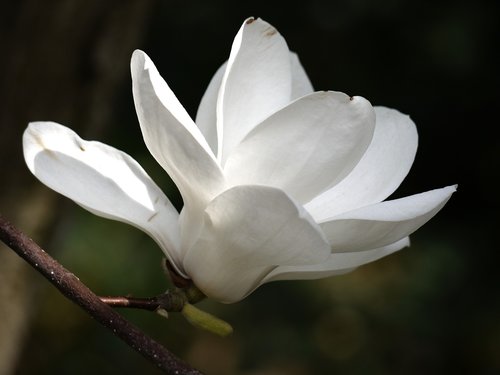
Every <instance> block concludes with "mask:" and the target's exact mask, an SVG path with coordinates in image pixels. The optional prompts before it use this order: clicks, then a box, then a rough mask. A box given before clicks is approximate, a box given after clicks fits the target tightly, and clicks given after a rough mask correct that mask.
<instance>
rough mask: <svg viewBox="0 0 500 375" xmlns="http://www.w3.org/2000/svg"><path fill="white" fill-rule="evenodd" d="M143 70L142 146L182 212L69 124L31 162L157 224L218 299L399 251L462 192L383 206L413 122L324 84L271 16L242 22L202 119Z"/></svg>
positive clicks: (171, 251) (31, 130) (36, 147)
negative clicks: (313, 78)
mask: <svg viewBox="0 0 500 375" xmlns="http://www.w3.org/2000/svg"><path fill="white" fill-rule="evenodd" d="M131 69H132V81H133V95H134V100H135V107H136V110H137V115H138V118H139V123H140V126H141V130H142V134H143V136H144V141H145V143H146V145H147V147H148V149H149V151H150V152H151V154H152V155H153V156H154V157H155V159H156V160H157V161H158V163H160V165H161V166H162V167H163V168H164V169H165V171H166V172H167V173H168V174H169V175H170V177H171V178H172V179H173V181H174V182H175V184H176V185H177V187H178V188H179V190H180V192H181V194H182V198H183V200H184V208H183V209H182V212H181V213H180V215H179V214H178V213H177V211H176V210H175V209H174V207H173V206H172V204H171V203H170V201H169V200H168V198H167V197H166V196H165V195H164V194H163V192H162V191H161V190H160V188H159V187H158V186H157V185H156V184H155V183H154V182H153V181H152V180H151V178H150V177H149V176H148V175H147V174H146V172H145V171H144V170H143V169H142V168H141V167H140V166H139V164H138V163H137V162H136V161H135V160H133V159H132V158H131V157H130V156H129V155H127V154H125V153H123V152H121V151H119V150H116V149H114V148H112V147H110V146H107V145H105V144H102V143H99V142H95V141H91V142H89V141H84V140H82V139H81V138H80V137H78V135H77V134H75V133H74V132H73V131H72V130H70V129H68V128H66V127H64V126H62V125H58V124H56V123H53V122H35V123H31V124H30V125H29V127H28V129H27V130H26V132H25V134H24V138H23V145H24V155H25V159H26V162H27V164H28V167H29V168H30V170H31V171H32V172H33V173H34V174H35V176H36V177H37V178H38V179H40V180H41V181H42V182H43V183H45V184H46V185H47V186H49V187H50V188H52V189H54V190H56V191H57V192H59V193H61V194H63V195H65V196H67V197H68V198H70V199H72V200H74V201H75V202H76V203H78V204H79V205H81V206H83V207H84V208H86V209H87V210H89V211H91V212H93V213H95V214H97V215H100V216H103V217H107V218H110V219H115V220H119V221H123V222H126V223H129V224H132V225H134V226H136V227H138V228H140V229H142V230H143V231H145V232H146V233H147V234H149V235H150V236H151V237H152V238H153V239H155V241H156V242H157V243H158V245H159V246H160V247H161V248H162V250H163V251H164V252H165V254H166V256H167V257H168V259H169V261H170V262H171V264H172V265H173V266H174V267H175V269H176V270H177V271H178V273H179V274H180V275H182V276H184V277H186V278H191V279H192V280H193V281H194V283H195V284H196V286H198V288H200V289H201V290H202V291H203V292H204V293H205V294H206V295H207V296H209V297H212V298H215V299H217V300H219V301H222V302H235V301H238V300H240V299H242V298H244V297H245V296H247V295H248V294H249V293H251V292H252V291H253V290H254V289H255V288H257V287H258V286H259V285H262V284H263V283H267V282H270V281H274V280H283V279H315V278H322V277H327V276H331V275H336V274H341V273H344V272H347V271H350V270H352V269H354V268H356V267H358V266H360V265H362V264H365V263H368V262H371V261H374V260H376V259H378V258H381V257H383V256H385V255H388V254H390V253H393V252H395V251H397V250H400V249H401V248H403V247H405V246H407V245H408V244H409V240H408V235H410V234H411V233H412V232H414V231H415V230H416V229H417V228H419V227H420V226H421V225H423V224H424V223H425V222H427V221H428V220H429V219H430V218H431V217H433V216H434V215H435V214H436V213H437V212H438V211H439V210H440V209H441V208H442V207H443V206H444V204H445V203H446V201H447V200H448V199H449V198H450V196H451V194H452V193H453V192H454V191H455V188H456V187H455V186H449V187H445V188H442V189H437V190H431V191H428V192H426V193H422V194H417V195H413V196H410V197H406V198H402V199H396V200H390V201H383V200H384V199H386V198H387V197H388V196H389V195H390V194H391V193H392V192H393V191H394V190H395V189H396V188H397V187H398V186H399V185H400V183H401V181H402V180H403V179H404V177H405V176H406V174H407V173H408V171H409V169H410V167H411V165H412V163H413V160H414V156H415V152H416V148H417V132H416V129H415V125H414V124H413V122H412V121H411V120H410V118H409V117H408V116H406V115H403V114H401V113H399V112H398V111H396V110H393V109H388V108H384V107H375V108H373V107H372V106H371V105H370V103H369V102H368V101H367V100H366V99H364V98H361V97H350V96H347V95H346V94H343V93H340V92H335V91H321V92H313V89H312V86H311V83H310V82H309V79H308V78H307V75H306V73H305V72H304V70H303V68H302V66H301V64H300V62H299V60H298V58H297V56H296V55H295V54H294V53H291V52H290V51H289V50H288V47H287V45H286V43H285V40H284V39H283V37H282V36H281V35H280V34H279V33H278V32H277V31H276V29H274V28H273V27H272V26H270V25H269V24H268V23H266V22H264V21H262V20H260V19H257V20H254V19H248V20H247V21H246V22H244V23H243V25H242V26H241V29H240V30H239V32H238V34H237V35H236V38H235V39H234V42H233V46H232V49H231V54H230V56H229V59H228V61H227V62H226V63H225V64H224V65H222V67H221V68H220V69H219V70H218V71H217V72H216V74H215V76H214V77H213V78H212V81H211V82H210V84H209V86H208V88H207V90H206V92H205V95H204V96H203V98H202V100H201V104H200V107H199V109H198V113H197V116H196V121H193V120H192V119H191V118H190V116H189V115H188V113H187V112H186V110H185V109H184V108H183V107H182V105H181V104H180V103H179V101H178V100H177V98H176V97H175V95H174V94H173V92H172V91H171V90H170V88H169V87H168V85H167V84H166V83H165V81H164V80H163V79H162V77H161V76H160V74H159V73H158V71H157V70H156V68H155V66H154V64H153V62H152V61H151V60H150V59H149V57H148V56H147V55H146V54H145V53H144V52H142V51H135V52H134V54H133V56H132V62H131Z"/></svg>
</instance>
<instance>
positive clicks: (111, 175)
mask: <svg viewBox="0 0 500 375" xmlns="http://www.w3.org/2000/svg"><path fill="white" fill-rule="evenodd" d="M23 149H24V157H25V160H26V164H27V165H28V167H29V169H30V170H31V172H32V173H33V174H34V175H35V176H36V177H37V178H38V179H39V180H40V181H42V182H43V183H44V184H45V185H47V186H48V187H50V188H51V189H53V190H55V191H57V192H58V193H60V194H62V195H65V196H66V197H68V198H70V199H72V200H73V201H75V202H76V203H78V204H79V205H81V206H82V207H84V208H86V209H87V210H89V211H91V212H92V213H94V214H96V215H99V216H102V217H106V218H109V219H114V220H119V221H122V222H126V223H129V224H132V225H134V226H136V227H138V228H139V229H142V230H143V231H145V232H146V233H148V234H149V235H150V236H151V237H153V238H154V239H155V240H156V242H157V243H158V244H159V245H160V246H161V248H162V249H163V251H164V252H165V254H166V255H167V256H168V258H169V260H170V261H171V262H172V263H173V264H174V265H175V266H176V267H177V266H178V265H180V254H179V251H180V250H179V248H180V240H179V224H178V213H177V211H176V210H175V208H174V207H173V206H172V204H171V203H170V201H169V200H168V198H167V197H166V196H165V195H164V194H163V192H162V191H161V190H160V188H158V186H157V185H156V184H155V183H154V182H153V181H152V180H151V178H150V177H149V176H148V175H147V174H146V172H145V171H144V170H143V169H142V168H141V166H140V165H139V164H138V163H137V162H136V161H135V160H134V159H132V158H131V157H130V156H129V155H127V154H125V153H124V152H121V151H119V150H117V149H115V148H113V147H110V146H108V145H105V144H103V143H100V142H95V141H91V142H89V141H84V140H82V139H81V138H80V137H79V136H78V135H77V134H76V133H75V132H74V131H72V130H71V129H68V128H66V127H64V126H62V125H59V124H56V123H53V122H34V123H31V124H30V125H29V126H28V128H27V129H26V131H25V132H24V135H23Z"/></svg>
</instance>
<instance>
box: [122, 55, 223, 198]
mask: <svg viewBox="0 0 500 375" xmlns="http://www.w3.org/2000/svg"><path fill="white" fill-rule="evenodd" d="M131 70H132V83H133V93H134V101H135V107H136V111H137V116H138V118H139V123H140V125H141V130H142V134H143V136H144V141H145V143H146V145H147V147H148V149H149V151H150V152H151V154H152V155H153V156H154V157H155V159H156V160H157V161H158V163H160V165H161V166H162V167H163V168H164V169H165V170H166V171H167V173H168V174H169V175H170V177H171V178H172V180H173V181H174V182H175V184H176V185H177V187H178V188H179V190H180V192H181V194H182V197H183V199H184V203H185V204H197V203H196V201H199V202H202V203H200V204H201V205H204V204H205V203H206V202H208V201H210V200H211V199H212V197H213V196H215V195H216V194H217V193H218V192H219V190H220V189H221V186H222V185H223V176H222V171H221V169H220V168H219V166H218V164H217V162H216V160H215V156H214V154H213V153H212V150H211V149H210V146H209V145H208V143H207V142H206V140H205V138H204V137H203V135H202V134H201V132H200V129H199V128H198V127H197V126H196V125H195V123H194V122H193V121H192V120H191V118H190V117H189V115H188V114H187V112H186V111H185V110H184V108H183V107H182V105H181V104H180V103H179V101H178V100H177V98H176V97H175V95H174V93H173V92H172V91H171V90H170V88H169V87H168V85H167V84H166V82H165V81H164V80H163V78H162V77H161V76H160V74H159V73H158V71H157V70H156V67H155V66H154V64H153V62H152V61H151V60H150V59H149V57H148V56H147V55H146V54H145V53H144V52H142V51H139V50H136V51H134V54H133V55H132V61H131Z"/></svg>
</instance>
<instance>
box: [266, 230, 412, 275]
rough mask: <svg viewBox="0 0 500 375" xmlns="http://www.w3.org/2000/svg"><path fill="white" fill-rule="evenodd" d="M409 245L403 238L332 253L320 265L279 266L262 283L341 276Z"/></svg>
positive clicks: (407, 240) (407, 239)
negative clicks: (350, 251) (380, 244)
mask: <svg viewBox="0 0 500 375" xmlns="http://www.w3.org/2000/svg"><path fill="white" fill-rule="evenodd" d="M409 245H410V239H409V238H408V237H405V238H403V239H401V240H399V241H397V242H395V243H393V244H390V245H387V246H383V247H380V248H378V249H373V250H365V251H357V252H352V253H334V254H331V255H330V258H329V259H328V260H327V261H325V262H322V263H320V264H314V265H310V266H309V265H307V266H280V267H276V268H275V269H274V270H272V271H271V272H270V273H269V274H268V275H267V276H266V277H265V279H264V280H263V281H262V283H268V282H270V281H277V280H313V279H321V278H325V277H330V276H334V275H341V274H344V273H347V272H349V271H352V270H354V269H355V268H357V267H359V266H362V265H363V264H367V263H370V262H374V261H376V260H378V259H380V258H383V257H385V256H387V255H389V254H392V253H394V252H396V251H398V250H401V249H402V248H404V247H407V246H409Z"/></svg>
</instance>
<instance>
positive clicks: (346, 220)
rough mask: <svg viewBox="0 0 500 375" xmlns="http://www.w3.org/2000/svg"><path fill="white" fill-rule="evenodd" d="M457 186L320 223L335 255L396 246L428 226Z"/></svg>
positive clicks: (357, 211)
mask: <svg viewBox="0 0 500 375" xmlns="http://www.w3.org/2000/svg"><path fill="white" fill-rule="evenodd" d="M455 191H456V186H448V187H445V188H442V189H436V190H431V191H428V192H425V193H421V194H416V195H412V196H409V197H406V198H401V199H396V200H392V201H386V202H382V203H376V204H373V205H371V206H366V207H362V208H359V209H357V210H354V211H350V212H346V213H344V214H341V215H338V216H335V217H333V218H330V219H329V220H328V221H325V222H323V223H321V224H320V226H321V229H323V231H324V232H325V234H326V236H327V237H328V239H329V241H330V244H331V245H332V251H333V252H339V253H341V252H349V251H363V250H369V249H374V248H378V247H382V246H386V245H388V244H391V243H394V242H396V241H398V240H400V239H402V238H404V237H406V236H408V235H410V234H411V233H413V232H414V231H416V230H417V229H418V228H420V227H421V226H422V225H424V224H425V223H426V222H427V221H428V220H430V219H431V218H432V217H433V216H434V215H435V214H436V213H437V212H438V211H439V210H440V209H441V208H442V207H443V206H444V205H445V204H446V202H447V201H448V199H449V198H450V197H451V195H452V194H453V193H454V192H455Z"/></svg>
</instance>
